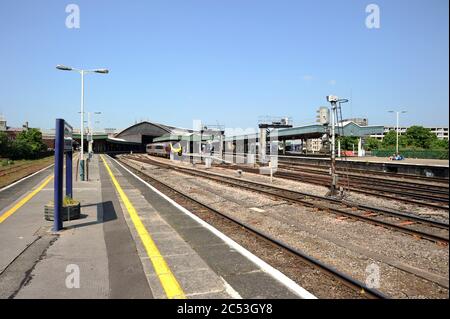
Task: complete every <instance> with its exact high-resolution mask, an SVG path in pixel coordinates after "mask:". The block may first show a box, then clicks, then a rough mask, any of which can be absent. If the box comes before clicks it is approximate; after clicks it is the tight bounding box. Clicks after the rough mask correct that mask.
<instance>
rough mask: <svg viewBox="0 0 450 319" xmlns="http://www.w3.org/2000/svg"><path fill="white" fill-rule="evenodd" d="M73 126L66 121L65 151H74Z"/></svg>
mask: <svg viewBox="0 0 450 319" xmlns="http://www.w3.org/2000/svg"><path fill="white" fill-rule="evenodd" d="M72 134H73V128H72V126H70V125H69V123H67V122H66V121H64V151H65V152H67V151H72V143H73V138H72Z"/></svg>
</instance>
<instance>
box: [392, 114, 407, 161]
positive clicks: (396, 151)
mask: <svg viewBox="0 0 450 319" xmlns="http://www.w3.org/2000/svg"><path fill="white" fill-rule="evenodd" d="M389 113H396V115H397V126H396V133H397V138H396V143H395V154H396V155H398V154H399V153H398V139H399V135H400V127H399V123H400V113H402V114H403V113H406V111H389Z"/></svg>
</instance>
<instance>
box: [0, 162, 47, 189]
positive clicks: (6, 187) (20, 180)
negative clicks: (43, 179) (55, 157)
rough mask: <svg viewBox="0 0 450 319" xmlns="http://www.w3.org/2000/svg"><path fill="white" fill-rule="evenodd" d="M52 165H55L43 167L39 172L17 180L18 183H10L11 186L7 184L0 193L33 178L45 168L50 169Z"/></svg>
mask: <svg viewBox="0 0 450 319" xmlns="http://www.w3.org/2000/svg"><path fill="white" fill-rule="evenodd" d="M53 165H55V164H50V165H49V166H47V167H44V168H43V169H41V170H39V171H37V172H35V173H33V174H31V175H28V176H25V177H24V178H22V179H19V180H18V181H16V182H14V183H12V184H9V185H8V186H5V187H3V188H1V189H0V192H3V191H4V190H7V189H8V188H10V187H13V186H14V185H17V184H19V183H20V182H23V181H24V180H26V179H28V178H30V177H33V176H34V175H36V174H39V173H40V172H43V171H45V170H46V169H47V168H49V167H52V166H53Z"/></svg>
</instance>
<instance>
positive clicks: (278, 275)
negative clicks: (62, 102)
mask: <svg viewBox="0 0 450 319" xmlns="http://www.w3.org/2000/svg"><path fill="white" fill-rule="evenodd" d="M108 157H109V158H110V159H112V160H113V161H115V162H116V163H117V164H118V165H119V166H120V167H122V168H123V169H124V170H126V171H127V172H128V173H130V174H131V175H133V176H134V177H135V178H137V179H138V180H140V181H141V182H142V183H144V184H145V185H146V186H147V187H149V188H150V189H152V190H153V191H154V192H155V193H157V194H158V195H160V196H161V197H163V198H164V199H166V200H167V201H168V202H169V203H171V204H172V205H173V206H175V207H176V208H178V209H179V210H181V211H182V212H183V213H185V214H186V215H188V216H189V217H191V218H192V219H193V220H195V221H196V222H197V223H199V224H200V225H202V226H203V227H205V228H206V229H208V230H209V231H210V232H212V233H213V234H214V235H216V236H217V237H219V238H220V239H222V240H223V241H224V242H225V243H226V244H227V245H228V246H230V247H231V248H233V249H235V250H236V251H238V252H239V253H241V254H242V255H243V256H245V257H246V258H247V259H248V260H250V261H252V262H253V263H254V264H256V265H257V266H258V267H259V268H261V270H263V271H264V272H266V273H267V274H269V275H270V276H272V277H273V278H274V279H276V280H277V281H279V282H280V283H281V284H283V285H284V286H286V287H288V288H289V289H290V290H291V291H293V292H294V293H295V294H296V295H298V296H299V297H300V298H303V299H317V297H316V296H314V295H313V294H311V293H310V292H309V291H307V290H306V289H304V288H302V287H300V286H299V285H298V284H297V283H295V282H294V281H293V280H292V279H290V278H289V277H287V276H286V275H285V274H283V273H282V272H281V271H279V270H277V269H275V268H273V267H272V266H270V265H269V264H268V263H266V262H265V261H264V260H262V259H260V258H259V257H257V256H255V255H254V254H252V253H251V252H250V251H248V250H247V249H245V248H244V247H242V246H241V245H239V244H238V243H237V242H235V241H234V240H232V239H231V238H230V237H228V236H227V235H225V234H223V233H222V232H220V231H219V230H218V229H217V228H215V227H213V226H211V225H210V224H208V223H207V222H205V221H204V220H202V219H200V218H199V217H197V216H196V215H195V214H193V213H191V212H190V211H189V210H187V209H186V208H184V207H183V206H181V205H180V204H178V203H177V202H175V201H174V200H173V199H171V198H170V197H168V196H167V195H165V194H163V193H161V192H160V191H159V190H157V189H156V188H155V187H153V186H152V185H150V184H149V183H147V182H146V181H144V180H143V179H142V178H140V177H139V176H137V175H136V174H134V173H133V172H131V171H130V170H129V169H128V168H126V167H125V166H123V165H122V164H121V163H119V162H118V161H117V160H116V159H114V158H112V157H110V156H109V155H108Z"/></svg>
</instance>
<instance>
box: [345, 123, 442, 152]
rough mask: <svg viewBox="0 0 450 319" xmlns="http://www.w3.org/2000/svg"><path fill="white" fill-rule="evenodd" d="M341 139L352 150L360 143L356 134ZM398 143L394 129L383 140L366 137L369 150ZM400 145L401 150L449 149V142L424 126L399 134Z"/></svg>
mask: <svg viewBox="0 0 450 319" xmlns="http://www.w3.org/2000/svg"><path fill="white" fill-rule="evenodd" d="M340 140H341V148H342V149H343V150H352V149H353V145H354V146H355V147H357V145H358V138H357V137H355V136H343V137H341V138H340ZM396 143H397V132H396V131H395V130H392V131H389V132H388V133H386V134H385V135H384V138H383V140H382V141H380V140H378V139H376V138H374V137H369V138H366V139H365V144H364V148H365V149H366V150H368V151H372V150H381V149H383V150H387V149H392V148H395V145H396ZM398 145H399V149H400V150H401V149H408V150H448V146H449V142H448V141H447V140H440V139H438V137H437V136H436V134H434V133H433V132H431V131H430V130H429V129H427V128H425V127H423V126H411V127H409V128H408V129H407V130H406V133H405V134H404V135H399V139H398Z"/></svg>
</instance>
